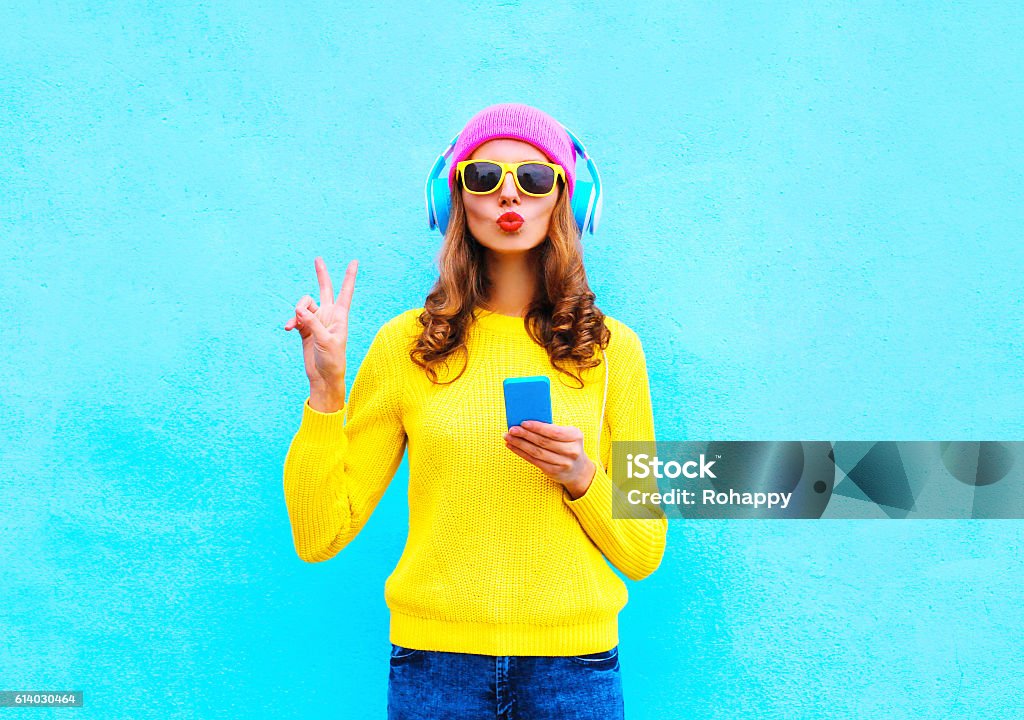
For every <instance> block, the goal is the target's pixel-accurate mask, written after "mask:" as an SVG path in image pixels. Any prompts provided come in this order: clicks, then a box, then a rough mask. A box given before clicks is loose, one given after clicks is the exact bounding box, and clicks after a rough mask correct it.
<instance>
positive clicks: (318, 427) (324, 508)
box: [284, 326, 407, 563]
mask: <svg viewBox="0 0 1024 720" xmlns="http://www.w3.org/2000/svg"><path fill="white" fill-rule="evenodd" d="M386 329H387V328H386V326H385V327H384V328H381V330H380V331H378V332H377V335H376V336H375V337H374V339H373V342H372V343H371V344H370V348H369V350H368V351H367V353H366V358H365V359H364V360H363V363H362V364H361V365H360V366H359V370H358V372H357V373H356V378H355V381H354V382H353V383H352V389H351V391H350V393H349V396H348V399H347V401H346V404H345V405H344V406H343V407H342V408H341V409H339V410H338V411H336V412H333V413H323V412H319V411H317V410H314V409H313V408H312V407H310V405H309V397H307V398H306V400H305V402H304V403H303V408H302V422H301V424H300V425H299V429H298V431H297V432H296V434H295V436H294V438H293V439H292V442H291V446H290V447H289V448H288V454H287V456H286V457H285V461H284V497H285V504H286V505H287V507H288V517H289V519H290V520H291V526H292V539H293V541H294V543H295V550H296V552H297V553H298V555H299V557H300V558H302V559H303V560H304V561H306V562H311V563H312V562H321V561H324V560H329V559H330V558H332V557H334V556H335V555H337V554H338V552H339V551H341V549H342V548H344V547H345V546H346V545H348V544H349V543H350V542H351V541H352V540H353V538H355V536H356V535H357V534H358V533H359V531H360V530H361V529H362V528H363V526H364V525H365V524H366V521H367V520H368V519H369V517H370V515H371V514H372V513H373V510H374V508H375V507H376V506H377V503H378V502H379V501H380V499H381V497H382V496H383V495H384V491H385V490H386V489H387V486H388V484H389V483H390V482H391V478H392V477H394V474H395V471H396V470H397V469H398V465H399V464H400V463H401V461H402V456H403V454H404V453H405V445H406V441H407V438H406V435H405V428H404V427H403V425H402V420H401V412H400V403H401V396H400V392H401V378H400V377H399V376H398V369H399V365H398V362H397V360H398V358H397V356H396V355H395V354H394V350H393V343H392V341H391V340H390V339H389V338H390V336H391V335H392V334H391V333H387V332H385V331H386Z"/></svg>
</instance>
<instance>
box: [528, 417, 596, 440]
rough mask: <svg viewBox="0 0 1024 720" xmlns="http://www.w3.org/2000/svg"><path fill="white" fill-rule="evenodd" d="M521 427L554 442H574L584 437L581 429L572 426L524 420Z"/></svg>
mask: <svg viewBox="0 0 1024 720" xmlns="http://www.w3.org/2000/svg"><path fill="white" fill-rule="evenodd" d="M520 425H522V426H523V427H524V428H526V429H527V430H530V431H531V432H535V433H538V434H539V435H544V436H545V437H549V438H551V439H552V440H561V441H562V442H572V441H573V440H579V439H580V438H582V437H583V433H582V432H580V429H579V428H575V427H572V426H571V425H552V424H551V423H546V422H540V421H539V420H523V421H522V422H521V423H520Z"/></svg>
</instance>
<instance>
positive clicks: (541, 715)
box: [388, 643, 625, 720]
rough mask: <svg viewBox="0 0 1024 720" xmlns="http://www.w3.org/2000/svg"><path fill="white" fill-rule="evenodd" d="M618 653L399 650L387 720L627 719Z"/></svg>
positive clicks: (391, 673)
mask: <svg viewBox="0 0 1024 720" xmlns="http://www.w3.org/2000/svg"><path fill="white" fill-rule="evenodd" d="M624 717H625V708H624V707H623V701H622V678H621V676H620V674H619V647H618V645H616V646H615V647H613V648H612V649H611V650H605V651H603V652H597V653H590V654H589V655H574V656H564V657H549V656H545V655H497V656H495V655H472V654H469V653H454V652H441V651H438V650H413V649H410V648H405V647H401V646H399V645H395V644H393V643H392V645H391V669H390V671H389V673H388V720H419V719H420V718H423V720H478V719H479V720H484V719H485V718H486V719H487V720H518V719H520V718H529V720H547V718H551V719H552V720H555V719H556V718H557V720H623V718H624Z"/></svg>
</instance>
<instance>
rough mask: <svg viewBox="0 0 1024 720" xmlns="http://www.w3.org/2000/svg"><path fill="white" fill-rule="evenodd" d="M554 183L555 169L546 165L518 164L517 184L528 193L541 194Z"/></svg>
mask: <svg viewBox="0 0 1024 720" xmlns="http://www.w3.org/2000/svg"><path fill="white" fill-rule="evenodd" d="M554 184H555V171H554V169H553V168H549V167H548V166H547V165H537V164H530V165H520V166H519V185H520V186H521V187H522V188H523V190H525V191H526V192H528V193H536V194H538V195H541V194H543V193H546V192H548V191H549V190H551V188H552V186H554Z"/></svg>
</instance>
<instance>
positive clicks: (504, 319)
mask: <svg viewBox="0 0 1024 720" xmlns="http://www.w3.org/2000/svg"><path fill="white" fill-rule="evenodd" d="M473 314H474V316H475V317H476V324H477V325H479V326H480V327H482V328H484V329H486V330H491V331H493V332H498V333H503V334H505V335H513V334H518V333H525V332H526V318H525V317H524V316H522V315H502V314H501V313H498V312H495V311H493V310H485V309H484V308H482V307H481V306H479V305H476V306H475V307H474V308H473Z"/></svg>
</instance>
